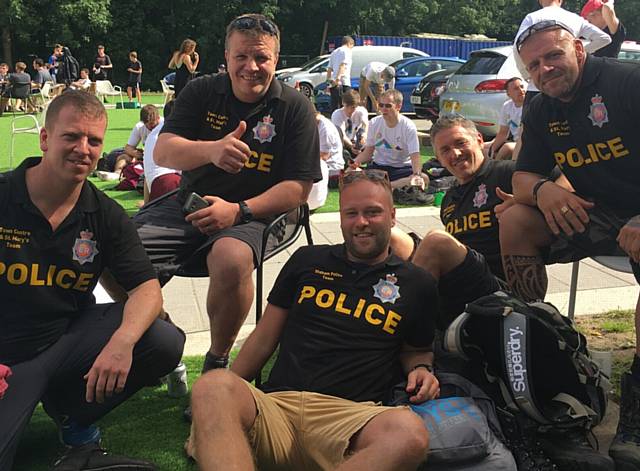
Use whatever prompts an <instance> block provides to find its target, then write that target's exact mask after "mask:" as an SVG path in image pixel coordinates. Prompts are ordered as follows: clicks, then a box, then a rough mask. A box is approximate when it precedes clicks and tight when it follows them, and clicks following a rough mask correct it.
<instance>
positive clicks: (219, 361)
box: [182, 352, 229, 423]
mask: <svg viewBox="0 0 640 471" xmlns="http://www.w3.org/2000/svg"><path fill="white" fill-rule="evenodd" d="M228 366H229V357H225V358H221V357H215V356H213V355H212V354H211V352H207V354H206V355H205V356H204V364H203V365H202V372H201V374H202V373H206V372H207V371H209V370H215V369H218V368H226V367H228ZM182 418H183V419H184V420H185V421H186V422H189V423H191V421H192V420H193V414H192V412H191V404H189V405H188V406H187V407H185V408H184V410H183V411H182Z"/></svg>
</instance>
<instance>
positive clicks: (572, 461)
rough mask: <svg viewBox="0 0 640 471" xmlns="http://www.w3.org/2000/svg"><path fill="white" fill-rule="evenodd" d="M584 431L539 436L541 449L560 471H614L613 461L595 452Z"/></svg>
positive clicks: (565, 431) (568, 431) (566, 431)
mask: <svg viewBox="0 0 640 471" xmlns="http://www.w3.org/2000/svg"><path fill="white" fill-rule="evenodd" d="M587 433H588V432H587V431H586V430H584V429H577V430H564V431H562V433H553V434H544V435H539V436H538V439H539V440H540V444H541V445H542V449H543V450H544V452H545V453H546V454H547V456H548V457H549V458H551V460H552V461H553V462H554V463H555V464H556V465H557V466H558V468H560V469H561V470H562V471H614V470H615V469H616V467H615V464H614V463H613V460H612V459H611V458H610V457H609V456H607V455H604V454H602V453H599V452H598V450H596V449H595V448H594V447H593V446H592V445H591V443H590V442H589V440H587Z"/></svg>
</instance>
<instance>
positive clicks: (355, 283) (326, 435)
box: [187, 170, 439, 470]
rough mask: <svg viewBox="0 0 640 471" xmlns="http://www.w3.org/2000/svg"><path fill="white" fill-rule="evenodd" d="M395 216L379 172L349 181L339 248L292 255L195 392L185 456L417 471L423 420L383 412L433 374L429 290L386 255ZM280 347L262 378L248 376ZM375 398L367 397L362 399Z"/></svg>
mask: <svg viewBox="0 0 640 471" xmlns="http://www.w3.org/2000/svg"><path fill="white" fill-rule="evenodd" d="M394 223H395V209H394V208H393V198H392V196H391V185H390V184H389V180H388V177H387V175H386V173H384V172H380V171H378V170H366V171H363V172H352V173H348V174H347V175H345V177H344V179H343V180H342V182H341V191H340V225H341V228H342V234H343V236H344V240H345V243H344V244H340V245H333V246H328V245H323V246H317V245H316V246H310V247H303V248H301V249H299V250H298V251H297V252H296V253H295V254H294V255H293V256H292V257H291V259H290V260H289V261H288V262H287V263H286V264H285V266H284V268H283V269H282V271H281V272H280V275H279V276H278V279H277V280H276V283H275V285H274V287H273V289H272V291H271V293H270V295H269V304H268V305H267V307H266V309H265V313H264V317H263V318H262V320H261V321H260V323H259V324H258V325H257V326H256V329H255V330H254V332H253V333H252V334H251V335H250V336H249V338H248V339H247V341H246V342H245V344H244V345H243V347H242V349H241V350H240V353H239V354H238V357H237V358H236V360H235V361H234V363H233V365H232V366H231V370H232V371H233V372H228V371H224V370H219V369H218V370H215V371H210V372H209V373H207V374H204V375H203V376H202V377H201V378H200V379H199V380H198V381H197V382H196V384H195V385H194V387H193V392H192V404H193V429H192V431H193V435H192V437H191V439H190V440H189V442H188V446H187V451H188V453H190V454H191V455H193V456H195V458H196V460H197V461H198V464H199V465H200V467H201V469H207V470H213V469H253V463H254V456H255V459H256V461H257V466H258V467H259V468H260V469H300V470H302V469H343V468H342V466H344V469H346V468H347V467H348V469H371V468H372V466H371V465H370V464H371V463H375V464H376V466H375V469H381V470H382V469H388V470H399V469H416V467H417V466H418V464H419V463H420V462H421V461H423V460H424V458H425V455H426V449H427V442H428V437H427V433H426V430H425V428H424V424H423V423H421V421H420V420H416V416H415V415H413V414H412V413H411V412H410V411H408V410H406V409H404V408H401V409H399V408H389V407H383V406H380V405H378V404H376V402H379V401H383V400H384V399H385V398H386V397H387V396H388V393H389V388H390V387H391V386H392V385H393V384H394V382H395V381H397V380H398V379H399V377H402V376H404V377H406V378H407V381H408V383H407V388H406V390H407V392H408V393H409V395H410V401H411V402H412V403H421V402H424V401H426V400H429V399H432V398H436V397H437V396H438V395H439V384H438V380H437V379H436V378H435V376H434V375H433V374H432V373H431V370H432V367H431V365H432V364H433V363H432V361H433V353H432V352H431V343H432V341H433V333H434V329H433V320H434V314H435V310H436V309H437V306H436V291H435V282H434V280H433V278H432V277H431V276H430V275H429V274H428V273H426V272H425V271H424V270H422V269H420V268H418V267H415V266H414V265H411V264H409V263H407V262H403V261H402V260H400V259H399V258H398V257H396V256H394V255H393V254H390V253H389V239H390V233H391V227H392V226H393V225H394ZM278 345H279V353H278V358H277V360H276V363H275V365H274V366H273V369H272V370H271V374H270V376H269V380H268V381H267V383H266V384H265V385H263V388H262V389H263V390H262V391H260V390H258V389H256V388H254V387H253V386H252V385H251V384H250V383H249V382H248V381H250V380H251V379H252V378H253V377H254V375H255V374H256V372H257V371H258V370H259V369H260V368H261V367H262V366H263V365H264V363H265V362H266V361H267V360H268V359H269V357H270V356H271V354H272V353H273V352H274V351H275V349H276V347H278ZM365 401H372V402H365Z"/></svg>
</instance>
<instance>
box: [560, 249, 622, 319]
mask: <svg viewBox="0 0 640 471" xmlns="http://www.w3.org/2000/svg"><path fill="white" fill-rule="evenodd" d="M591 259H592V260H593V261H595V262H598V263H599V264H600V265H602V266H604V267H607V268H610V269H611V270H615V271H618V272H621V273H633V270H632V269H631V264H630V263H629V258H628V257H626V256H625V257H623V256H609V255H601V256H597V257H591ZM579 269H580V261H576V262H573V267H572V268H571V284H570V288H569V312H568V315H569V319H573V317H574V315H575V310H576V294H577V292H578V271H579Z"/></svg>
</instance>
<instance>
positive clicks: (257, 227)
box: [135, 14, 321, 371]
mask: <svg viewBox="0 0 640 471" xmlns="http://www.w3.org/2000/svg"><path fill="white" fill-rule="evenodd" d="M279 34H280V33H279V31H278V28H277V26H276V25H275V24H274V23H273V22H271V20H269V19H267V18H265V17H264V16H262V15H254V14H250V15H243V16H240V17H238V18H236V19H235V20H233V21H232V22H231V23H230V24H229V26H228V27H227V36H226V44H225V47H226V50H225V57H226V61H227V67H228V73H226V74H224V73H223V74H216V75H209V76H205V77H201V78H198V79H195V80H192V81H190V82H189V84H188V86H187V87H185V89H184V90H183V91H182V92H181V93H180V97H179V98H178V100H177V101H176V106H175V108H174V111H173V113H172V114H171V117H169V118H168V119H167V120H166V121H165V124H164V127H163V129H162V132H161V134H160V136H159V138H158V142H157V144H156V147H155V151H154V159H155V160H156V162H157V163H158V164H159V165H162V166H167V167H170V168H175V169H179V170H182V181H181V184H180V191H179V193H178V196H177V199H175V200H174V199H167V200H165V201H163V202H162V203H160V204H156V205H152V206H151V207H149V208H147V209H144V208H143V210H142V211H141V212H140V213H139V214H138V215H137V216H136V218H135V222H136V224H137V225H138V227H139V233H140V237H141V239H142V243H143V245H144V246H145V249H146V250H147V253H148V254H149V256H150V258H151V261H152V263H153V264H154V266H155V267H156V270H157V271H158V275H159V278H160V282H161V283H166V282H167V281H168V280H169V279H170V278H171V277H172V276H173V274H174V273H175V272H176V270H177V268H178V267H180V266H181V265H185V266H188V268H189V271H190V272H196V271H198V272H200V273H202V274H204V275H207V274H208V275H209V277H210V280H211V282H210V283H211V284H210V287H209V292H208V296H207V312H208V314H209V319H210V322H211V347H210V349H209V351H208V352H207V355H206V358H205V363H204V367H203V370H204V371H206V370H209V369H211V368H216V367H225V366H226V365H227V362H228V356H229V351H230V350H231V347H232V345H233V342H234V340H235V338H236V336H237V334H238V331H239V329H240V327H241V326H242V323H243V321H244V319H245V318H246V316H247V313H248V311H249V308H250V307H251V303H252V299H253V282H252V279H251V274H252V272H253V269H254V267H255V263H256V260H259V259H260V256H261V254H260V251H261V243H262V242H261V241H262V233H263V230H264V228H265V227H266V224H267V223H268V222H269V220H270V219H271V218H273V216H275V215H277V214H279V213H282V212H286V211H289V210H291V209H293V208H295V207H297V206H299V205H300V204H303V203H304V202H305V201H306V199H307V195H308V193H309V191H310V189H311V186H312V183H313V182H314V181H318V180H320V179H321V173H320V157H319V152H320V151H319V144H318V132H317V128H316V124H315V113H314V111H313V107H312V106H311V104H310V102H309V100H307V99H306V98H305V97H304V96H303V95H301V94H300V93H298V92H297V91H296V90H294V89H292V88H291V87H287V86H283V85H281V84H280V82H278V81H277V80H274V75H275V68H276V63H277V62H278V51H279V44H280V36H279ZM192 192H195V193H198V194H199V195H201V196H203V197H204V199H205V200H206V201H207V202H208V203H209V204H210V206H209V207H207V208H204V209H201V210H199V211H196V212H193V213H192V214H189V215H188V216H187V217H186V220H185V214H184V213H183V212H182V206H183V204H184V202H185V200H186V199H187V197H188V196H189V195H190V194H191V193H192Z"/></svg>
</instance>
